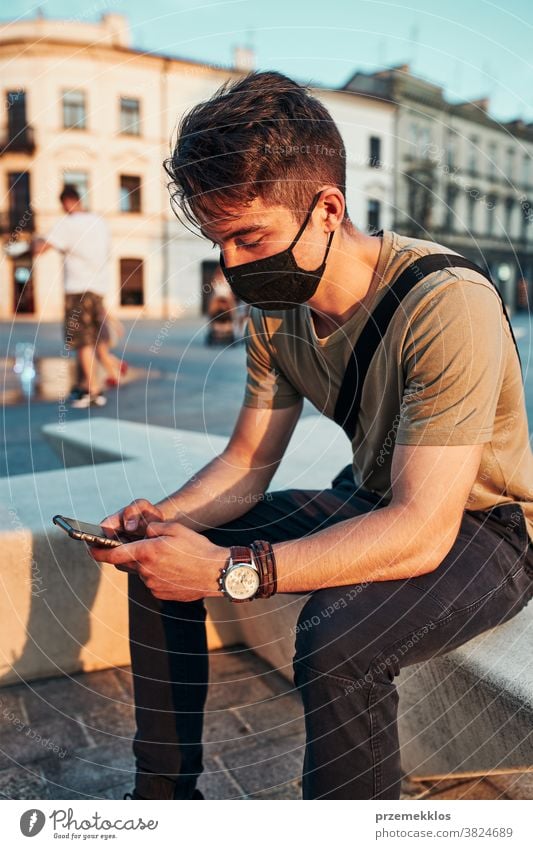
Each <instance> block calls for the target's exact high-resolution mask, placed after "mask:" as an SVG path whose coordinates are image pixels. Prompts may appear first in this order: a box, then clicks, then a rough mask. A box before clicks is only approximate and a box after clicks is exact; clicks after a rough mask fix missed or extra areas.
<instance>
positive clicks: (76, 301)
mask: <svg viewBox="0 0 533 849" xmlns="http://www.w3.org/2000/svg"><path fill="white" fill-rule="evenodd" d="M59 199H60V201H61V205H62V207H63V209H64V211H65V215H64V216H63V217H62V218H60V219H59V221H57V222H56V223H55V225H54V226H53V227H52V229H51V230H50V232H49V233H48V234H47V236H46V237H45V238H37V239H35V240H34V241H33V243H32V252H33V255H34V256H40V255H41V254H43V253H44V252H45V251H47V250H49V249H50V248H54V249H55V250H57V251H59V252H60V253H62V254H63V267H64V287H65V324H64V333H65V344H66V345H68V347H69V349H74V350H75V352H76V358H77V364H78V373H79V375H80V386H79V387H75V388H74V389H73V390H72V393H71V396H70V403H71V406H72V407H80V408H84V407H90V406H98V407H103V406H104V405H105V404H106V403H107V398H106V397H105V395H104V394H103V393H102V392H101V390H100V386H99V382H98V376H97V369H96V361H97V359H99V360H100V361H102V364H104V360H105V351H104V356H103V357H102V350H101V349H100V350H99V345H98V343H99V341H100V334H101V330H102V323H103V321H104V316H105V309H104V297H105V295H106V294H107V292H108V291H109V280H110V274H109V263H110V241H111V240H110V233H109V228H108V225H107V223H106V222H105V221H104V219H103V218H102V217H101V216H100V215H96V214H95V213H93V212H87V211H86V210H84V209H83V207H82V204H81V200H80V196H79V193H78V190H77V189H76V187H75V186H72V185H66V186H65V187H64V188H63V191H62V192H61V195H60V196H59ZM102 341H103V342H104V345H105V337H104V339H103V340H102ZM104 367H105V366H104Z"/></svg>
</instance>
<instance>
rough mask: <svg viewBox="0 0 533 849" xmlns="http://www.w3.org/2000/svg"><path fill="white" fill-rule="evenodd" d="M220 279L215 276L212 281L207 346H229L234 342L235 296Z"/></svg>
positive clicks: (208, 311)
mask: <svg viewBox="0 0 533 849" xmlns="http://www.w3.org/2000/svg"><path fill="white" fill-rule="evenodd" d="M220 277H222V273H220ZM220 277H219V276H218V275H215V277H214V279H213V284H212V285H213V291H212V294H211V298H210V300H209V304H208V307H207V315H208V316H209V329H208V331H207V336H206V342H207V344H208V345H216V344H221V345H222V344H230V343H232V342H234V341H235V313H236V301H235V296H234V294H233V292H232V291H231V289H230V287H229V285H228V284H227V282H226V281H225V280H224V279H223V278H222V279H220Z"/></svg>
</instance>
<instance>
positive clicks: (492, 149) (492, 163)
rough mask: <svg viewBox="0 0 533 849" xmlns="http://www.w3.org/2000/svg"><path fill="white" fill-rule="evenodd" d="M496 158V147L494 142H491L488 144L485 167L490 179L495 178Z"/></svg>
mask: <svg viewBox="0 0 533 849" xmlns="http://www.w3.org/2000/svg"><path fill="white" fill-rule="evenodd" d="M497 157H498V145H497V144H496V142H491V143H490V144H489V152H488V159H489V161H488V167H487V174H488V176H489V177H490V178H491V179H495V177H496V173H497V171H496V168H497V166H496V159H497Z"/></svg>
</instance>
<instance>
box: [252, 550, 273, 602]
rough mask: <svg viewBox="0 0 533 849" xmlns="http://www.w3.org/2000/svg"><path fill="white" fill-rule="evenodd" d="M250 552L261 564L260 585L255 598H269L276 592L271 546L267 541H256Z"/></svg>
mask: <svg viewBox="0 0 533 849" xmlns="http://www.w3.org/2000/svg"><path fill="white" fill-rule="evenodd" d="M252 550H253V551H254V554H256V558H257V560H258V562H260V563H261V569H260V574H261V584H260V587H259V589H258V591H257V593H256V595H255V597H256V598H270V596H271V595H274V593H275V592H276V591H277V573H276V558H275V555H274V551H273V549H272V545H271V544H270V542H268V540H264V539H257V540H254V541H253V543H252Z"/></svg>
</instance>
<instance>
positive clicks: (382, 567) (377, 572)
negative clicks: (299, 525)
mask: <svg viewBox="0 0 533 849" xmlns="http://www.w3.org/2000/svg"><path fill="white" fill-rule="evenodd" d="M444 527H446V525H445V523H444V522H442V517H441V522H440V527H439V525H438V516H437V511H435V514H434V515H431V516H430V515H427V516H426V517H421V516H420V515H418V516H417V515H415V514H413V513H411V512H410V510H409V508H408V507H406V506H400V505H394V506H393V505H389V506H387V507H382V508H379V509H377V510H372V511H371V512H370V513H365V514H364V515H362V516H357V517H354V518H353V519H346V520H345V521H343V522H338V523H337V524H335V525H332V526H331V527H329V528H326V529H324V530H322V531H317V533H314V534H310V535H309V536H307V537H305V538H302V539H295V540H289V541H287V542H281V543H276V544H275V545H274V546H273V549H274V554H275V557H276V564H277V589H278V592H307V591H310V590H317V589H321V588H324V587H336V586H345V585H347V584H360V583H364V582H367V581H394V580H401V579H404V578H409V577H413V576H415V575H417V574H422V573H424V572H430V571H431V570H432V569H435V568H436V567H437V566H438V565H439V563H440V562H441V561H442V560H443V559H444V557H445V556H446V554H447V552H448V551H449V549H450V548H451V546H452V545H453V542H454V540H455V538H456V536H457V532H458V528H456V527H455V526H454V525H453V524H450V525H449V530H448V531H447V533H446V532H445V531H444Z"/></svg>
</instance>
